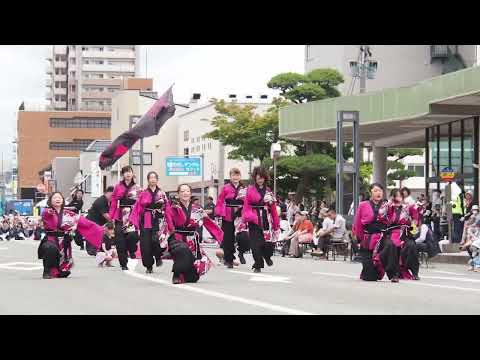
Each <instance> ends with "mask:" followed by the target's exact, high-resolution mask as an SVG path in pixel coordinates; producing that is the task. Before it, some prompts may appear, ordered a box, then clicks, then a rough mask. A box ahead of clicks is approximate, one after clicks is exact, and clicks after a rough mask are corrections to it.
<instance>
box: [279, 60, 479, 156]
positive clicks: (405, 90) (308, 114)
mask: <svg viewBox="0 0 480 360" xmlns="http://www.w3.org/2000/svg"><path fill="white" fill-rule="evenodd" d="M341 110H344V111H353V110H357V111H359V112H360V141H362V142H375V143H376V144H377V145H380V146H397V147H398V146H424V143H425V128H428V127H431V126H434V125H439V124H442V123H446V122H451V121H454V120H459V119H464V118H468V117H472V116H476V115H480V67H471V68H468V69H464V70H460V71H456V72H453V73H449V74H446V75H442V76H439V77H435V78H431V79H428V80H424V81H422V82H419V83H417V84H415V85H413V86H409V87H402V88H395V89H385V90H382V91H377V92H371V93H366V94H362V95H354V96H342V97H338V98H333V99H325V100H320V101H314V102H310V103H305V104H296V105H290V106H287V107H285V108H283V109H280V123H279V129H280V136H281V137H285V138H288V139H292V140H308V141H335V129H336V118H337V111H341ZM345 136H348V137H351V131H349V129H348V128H346V129H345Z"/></svg>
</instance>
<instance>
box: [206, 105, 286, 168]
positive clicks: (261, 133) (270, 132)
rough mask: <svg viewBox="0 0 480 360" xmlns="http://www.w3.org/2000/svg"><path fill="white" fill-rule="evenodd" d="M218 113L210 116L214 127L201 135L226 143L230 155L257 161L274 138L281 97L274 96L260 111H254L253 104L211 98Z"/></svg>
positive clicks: (275, 136) (268, 153)
mask: <svg viewBox="0 0 480 360" xmlns="http://www.w3.org/2000/svg"><path fill="white" fill-rule="evenodd" d="M213 101H214V102H215V110H216V111H217V113H218V114H219V115H218V116H215V117H214V118H213V120H212V125H213V126H214V127H215V130H213V131H211V132H210V133H207V134H206V135H205V136H206V137H208V138H211V139H214V140H218V141H220V142H221V143H222V144H223V145H230V146H232V147H233V150H232V151H230V152H229V153H228V157H229V158H230V159H239V160H254V159H259V160H260V161H261V162H263V161H264V159H265V158H268V157H269V156H270V147H271V144H272V143H274V142H277V141H278V109H279V108H280V107H282V106H284V105H285V103H286V102H285V100H282V99H280V98H278V99H274V100H273V103H272V107H270V108H269V109H268V110H267V111H266V112H265V113H264V114H258V113H255V106H253V105H245V106H241V105H238V104H235V103H226V102H225V101H224V100H220V101H217V100H215V99H214V100H213Z"/></svg>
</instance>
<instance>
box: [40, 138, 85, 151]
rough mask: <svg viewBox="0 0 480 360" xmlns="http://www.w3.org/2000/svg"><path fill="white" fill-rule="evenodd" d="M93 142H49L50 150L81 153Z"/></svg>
mask: <svg viewBox="0 0 480 360" xmlns="http://www.w3.org/2000/svg"><path fill="white" fill-rule="evenodd" d="M92 141H93V140H84V139H82V140H74V141H73V142H63V141H51V142H50V143H49V148H50V150H66V151H83V150H85V149H86V148H87V147H88V145H90V144H91V143H92Z"/></svg>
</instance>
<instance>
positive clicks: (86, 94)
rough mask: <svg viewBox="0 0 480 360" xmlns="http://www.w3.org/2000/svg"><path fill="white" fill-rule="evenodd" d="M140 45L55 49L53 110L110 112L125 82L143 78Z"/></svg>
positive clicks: (50, 88) (50, 69) (50, 82)
mask: <svg viewBox="0 0 480 360" xmlns="http://www.w3.org/2000/svg"><path fill="white" fill-rule="evenodd" d="M138 56H139V46H138V45H53V46H52V49H51V55H50V56H48V57H47V60H48V64H47V68H46V72H47V79H46V86H47V92H46V98H47V100H48V101H49V102H50V107H51V109H52V110H71V111H110V110H111V104H112V94H113V93H114V92H115V91H117V90H119V89H120V88H121V84H122V79H124V78H131V77H138V75H139V62H138Z"/></svg>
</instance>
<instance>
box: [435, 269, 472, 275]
mask: <svg viewBox="0 0 480 360" xmlns="http://www.w3.org/2000/svg"><path fill="white" fill-rule="evenodd" d="M430 271H431V272H435V273H439V274H447V275H460V276H464V275H466V274H461V273H455V272H451V271H441V270H430Z"/></svg>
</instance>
